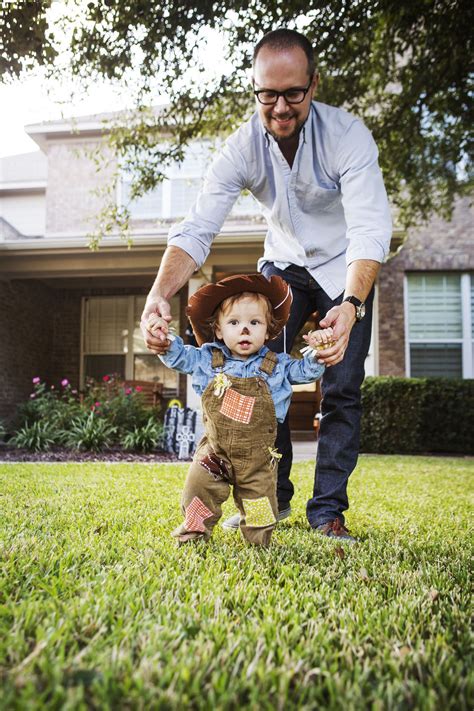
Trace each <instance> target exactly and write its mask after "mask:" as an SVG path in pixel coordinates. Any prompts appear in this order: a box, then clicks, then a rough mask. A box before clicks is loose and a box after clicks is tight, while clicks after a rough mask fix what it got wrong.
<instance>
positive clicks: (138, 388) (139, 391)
mask: <svg viewBox="0 0 474 711" xmlns="http://www.w3.org/2000/svg"><path fill="white" fill-rule="evenodd" d="M135 390H136V391H137V393H141V391H142V390H143V388H142V386H141V385H137V387H136V388H135Z"/></svg>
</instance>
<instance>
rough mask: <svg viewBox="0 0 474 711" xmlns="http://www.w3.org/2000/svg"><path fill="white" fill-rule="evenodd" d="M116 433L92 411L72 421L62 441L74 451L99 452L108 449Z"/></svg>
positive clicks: (115, 430) (113, 428)
mask: <svg viewBox="0 0 474 711" xmlns="http://www.w3.org/2000/svg"><path fill="white" fill-rule="evenodd" d="M116 433H117V428H116V427H114V426H113V425H111V424H110V423H109V422H107V420H104V419H103V418H102V417H100V416H99V415H97V413H95V412H94V411H92V412H89V413H88V414H87V413H84V414H82V415H81V416H80V417H77V418H76V419H75V420H73V421H72V423H71V425H70V428H69V429H68V430H67V431H65V432H64V441H65V443H66V444H67V445H68V446H69V447H74V448H75V449H86V450H89V451H92V452H100V451H101V450H102V449H105V448H108V447H110V445H111V444H112V443H113V441H114V437H115V434H116Z"/></svg>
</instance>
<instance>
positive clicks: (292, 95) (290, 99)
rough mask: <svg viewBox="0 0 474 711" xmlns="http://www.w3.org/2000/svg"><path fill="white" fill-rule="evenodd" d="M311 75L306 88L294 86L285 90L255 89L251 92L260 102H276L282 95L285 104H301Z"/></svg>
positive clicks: (266, 103)
mask: <svg viewBox="0 0 474 711" xmlns="http://www.w3.org/2000/svg"><path fill="white" fill-rule="evenodd" d="M312 81H313V77H311V79H310V80H309V84H308V86H307V87H306V88H300V87H294V88H293V89H287V90H286V91H274V90H273V89H257V91H254V92H253V93H254V94H255V96H256V97H257V99H258V100H259V102H260V103H261V104H265V105H267V106H268V105H270V104H276V103H277V101H278V99H279V98H280V96H283V98H284V99H285V101H286V103H287V104H301V102H302V101H304V97H305V96H306V94H307V93H308V91H309V89H310V86H311V84H312Z"/></svg>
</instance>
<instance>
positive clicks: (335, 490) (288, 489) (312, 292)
mask: <svg viewBox="0 0 474 711" xmlns="http://www.w3.org/2000/svg"><path fill="white" fill-rule="evenodd" d="M263 273H264V274H265V276H266V277H267V278H270V276H271V275H272V274H277V275H279V276H281V277H283V279H285V281H286V282H288V284H290V286H291V288H292V291H293V303H292V306H291V313H290V318H289V320H288V323H287V326H286V351H287V352H289V351H290V350H291V348H292V346H293V343H294V340H295V338H296V336H297V335H298V333H299V331H300V330H301V329H302V328H303V326H304V324H305V322H306V321H307V319H308V317H309V316H310V314H312V313H313V312H314V311H318V312H319V314H320V317H321V318H323V317H324V316H325V315H326V313H327V312H328V311H329V309H330V308H332V307H333V306H335V305H336V304H340V303H341V301H342V294H341V295H340V296H338V297H337V298H336V299H334V300H332V299H330V298H329V296H328V295H327V294H326V292H325V291H324V290H323V289H322V288H321V287H320V286H319V284H318V283H317V282H316V281H315V280H314V279H313V277H312V276H311V275H310V274H309V272H307V271H306V269H304V268H303V267H296V266H293V265H292V266H289V267H288V268H287V269H285V270H281V269H277V267H275V266H274V265H273V264H271V263H267V264H266V265H265V267H264V269H263ZM373 298H374V295H373V290H372V292H371V294H370V296H369V297H368V299H367V301H366V315H365V317H364V318H363V319H362V321H360V322H359V323H356V324H355V325H354V327H353V329H352V331H351V336H350V339H349V345H348V347H347V350H346V353H345V355H344V360H342V361H341V362H340V363H338V364H337V365H333V366H331V367H330V368H327V369H326V370H325V372H324V375H323V378H322V381H321V388H322V395H323V399H322V403H321V414H322V419H321V427H320V434H319V443H318V454H317V458H316V472H315V479H314V490H313V496H312V498H311V499H310V500H309V501H308V503H307V507H306V515H307V517H308V521H309V524H310V526H312V527H313V528H315V527H316V526H320V525H321V524H323V523H327V522H328V521H332V520H333V519H334V518H336V517H338V518H339V519H340V520H341V521H342V522H344V513H343V512H344V511H345V510H346V509H347V508H348V506H349V502H348V500H347V482H348V479H349V476H350V475H351V473H352V471H353V470H354V468H355V466H356V464H357V458H358V455H359V433H360V416H361V404H360V386H361V384H362V381H363V379H364V362H365V359H366V357H367V353H368V350H369V345H370V336H371V326H372V305H373ZM283 342H284V341H283V333H282V334H280V336H279V337H278V338H276V339H275V340H274V341H270V343H269V344H268V347H269V348H270V349H271V350H273V351H275V352H276V353H280V352H281V351H283ZM276 447H277V448H278V451H279V452H280V453H281V454H282V458H281V459H280V463H279V467H278V485H277V494H278V506H279V509H280V510H281V509H284V508H287V507H288V506H289V503H290V501H291V498H292V496H293V493H294V487H293V484H292V482H291V480H290V471H291V464H292V461H293V451H292V446H291V435H290V428H289V424H288V415H287V417H286V419H285V421H284V422H283V423H282V424H280V425H279V426H278V434H277V439H276Z"/></svg>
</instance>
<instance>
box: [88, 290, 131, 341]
mask: <svg viewBox="0 0 474 711" xmlns="http://www.w3.org/2000/svg"><path fill="white" fill-rule="evenodd" d="M127 313H128V299H127V297H126V296H114V297H93V298H90V299H87V301H86V309H85V343H84V346H85V353H86V354H91V353H97V354H100V353H103V354H106V353H125V352H126V351H127V336H128V328H127Z"/></svg>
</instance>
